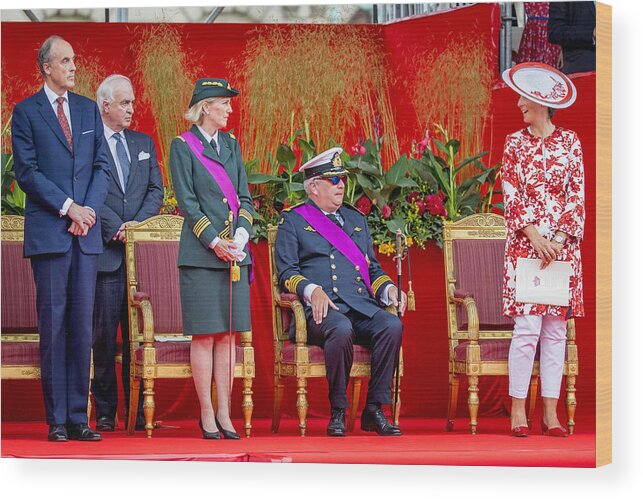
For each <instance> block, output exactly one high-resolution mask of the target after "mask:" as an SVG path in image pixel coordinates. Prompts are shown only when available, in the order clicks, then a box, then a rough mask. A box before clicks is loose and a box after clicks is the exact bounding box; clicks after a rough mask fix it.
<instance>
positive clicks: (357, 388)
mask: <svg viewBox="0 0 643 499" xmlns="http://www.w3.org/2000/svg"><path fill="white" fill-rule="evenodd" d="M361 391H362V378H353V379H352V380H351V395H350V399H349V400H348V431H353V428H355V416H356V415H357V406H358V405H359V396H360V393H361Z"/></svg>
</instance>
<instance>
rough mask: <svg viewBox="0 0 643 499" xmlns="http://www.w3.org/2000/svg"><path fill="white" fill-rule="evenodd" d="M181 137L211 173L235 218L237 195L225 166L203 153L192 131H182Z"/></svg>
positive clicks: (202, 147) (237, 209) (202, 148)
mask: <svg viewBox="0 0 643 499" xmlns="http://www.w3.org/2000/svg"><path fill="white" fill-rule="evenodd" d="M181 137H183V138H184V139H185V143H186V144H187V145H188V147H189V148H190V150H191V151H192V152H193V153H194V155H195V156H196V157H197V159H198V160H199V161H200V162H201V164H202V165H203V166H204V167H205V169H206V170H208V172H210V175H212V178H213V179H214V181H215V182H216V183H217V185H218V186H219V188H220V189H221V191H222V192H223V196H224V197H225V198H226V199H227V200H228V206H229V207H230V210H231V211H232V214H233V215H234V219H235V220H236V219H237V215H238V213H239V196H237V191H236V189H235V188H234V185H232V180H230V177H228V174H227V173H226V171H225V168H223V165H222V164H221V163H219V162H217V161H215V160H213V159H211V158H208V157H207V156H204V155H203V150H204V149H205V147H204V145H203V143H202V142H201V141H200V140H199V139H198V138H197V136H196V135H194V134H193V133H192V132H190V131H187V132H185V133H182V134H181Z"/></svg>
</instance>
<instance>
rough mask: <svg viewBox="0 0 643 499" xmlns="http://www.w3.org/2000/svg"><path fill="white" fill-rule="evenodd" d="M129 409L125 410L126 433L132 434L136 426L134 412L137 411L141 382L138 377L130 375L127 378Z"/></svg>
mask: <svg viewBox="0 0 643 499" xmlns="http://www.w3.org/2000/svg"><path fill="white" fill-rule="evenodd" d="M129 386H130V389H129V400H128V401H127V403H128V404H129V405H128V407H129V409H128V410H127V423H126V424H127V433H129V434H130V435H133V434H134V430H135V428H136V413H137V412H138V397H139V394H140V393H141V383H140V381H139V379H138V378H135V377H133V376H130V379H129Z"/></svg>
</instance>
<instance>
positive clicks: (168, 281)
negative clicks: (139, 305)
mask: <svg viewBox="0 0 643 499" xmlns="http://www.w3.org/2000/svg"><path fill="white" fill-rule="evenodd" d="M134 258H135V259H136V281H137V283H138V290H139V291H140V292H143V293H145V294H147V295H148V296H149V297H150V303H151V304H152V310H153V311H154V332H155V333H157V334H167V333H170V334H171V333H180V332H181V331H183V322H182V318H181V296H180V294H179V268H178V258H179V243H178V241H167V242H165V243H159V242H158V241H155V242H150V243H148V242H140V243H136V245H135V247H134ZM159 269H163V273H162V274H159ZM188 345H189V343H188Z"/></svg>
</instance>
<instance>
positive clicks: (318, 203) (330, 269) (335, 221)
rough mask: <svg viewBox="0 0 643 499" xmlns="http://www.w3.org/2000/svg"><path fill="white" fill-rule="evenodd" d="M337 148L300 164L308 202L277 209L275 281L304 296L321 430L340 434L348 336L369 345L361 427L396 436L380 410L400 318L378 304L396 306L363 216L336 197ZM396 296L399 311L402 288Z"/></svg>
mask: <svg viewBox="0 0 643 499" xmlns="http://www.w3.org/2000/svg"><path fill="white" fill-rule="evenodd" d="M341 151H342V149H341V148H339V147H335V148H332V149H329V150H328V151H325V152H323V153H321V154H319V155H318V156H316V157H315V158H313V159H311V160H310V161H309V162H307V163H306V164H304V165H303V166H302V167H301V170H302V171H304V177H305V180H304V188H305V189H306V193H307V194H308V197H309V201H308V202H307V203H303V204H301V205H298V206H296V207H294V208H292V209H289V210H287V211H284V212H283V213H282V215H281V219H280V220H279V229H278V231H277V239H276V241H275V261H276V264H277V270H278V272H279V283H280V285H281V286H282V288H284V289H286V290H288V292H290V293H296V294H297V295H299V297H300V298H301V299H302V300H303V301H305V303H306V304H307V306H306V309H305V311H306V319H307V327H308V342H309V343H311V344H313V345H319V346H322V347H323V348H324V358H325V362H326V378H327V380H328V388H329V394H328V398H329V399H330V405H331V417H330V421H329V423H328V427H327V429H326V433H327V435H329V436H333V437H340V436H344V435H345V433H346V418H345V415H346V408H347V406H348V399H347V397H346V388H347V386H348V380H349V376H350V371H351V367H352V364H353V342H356V343H359V344H362V345H366V346H368V347H369V348H370V349H371V379H370V381H369V384H368V395H367V397H366V407H365V409H364V411H363V412H362V420H361V428H362V430H364V431H374V432H377V434H378V435H384V436H396V435H401V431H400V429H399V428H397V427H395V426H392V425H391V424H389V422H388V420H387V419H386V416H385V415H384V413H383V412H382V409H381V405H382V404H389V403H390V401H391V384H392V379H393V373H394V370H395V364H396V361H397V359H398V358H399V352H400V346H401V344H402V323H401V322H400V320H399V319H398V318H397V317H396V316H394V315H393V314H390V313H388V312H387V311H386V310H384V308H383V307H384V306H385V305H389V304H392V305H395V306H398V299H397V288H396V287H395V286H394V285H393V282H392V281H391V279H390V278H389V277H388V276H387V275H386V273H385V272H384V271H383V270H382V268H381V267H380V265H379V263H378V261H377V258H376V257H375V254H374V252H373V240H372V239H371V235H370V233H369V229H368V224H367V222H366V217H364V215H362V214H361V213H360V212H359V211H357V210H356V209H355V208H353V207H352V206H350V205H348V204H345V203H343V200H344V182H345V180H346V175H347V171H346V170H345V169H344V167H343V166H342V161H341V157H340V153H341ZM401 296H402V303H401V304H400V309H401V312H402V313H404V309H405V307H406V294H404V293H403V294H402V295H401Z"/></svg>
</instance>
